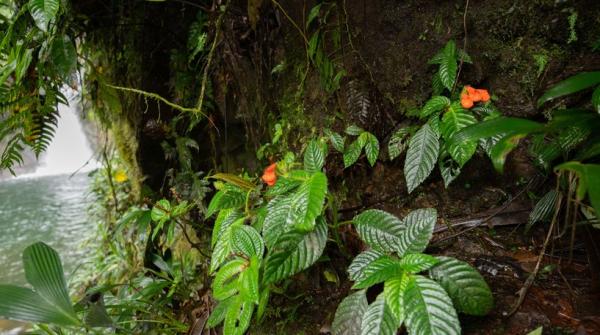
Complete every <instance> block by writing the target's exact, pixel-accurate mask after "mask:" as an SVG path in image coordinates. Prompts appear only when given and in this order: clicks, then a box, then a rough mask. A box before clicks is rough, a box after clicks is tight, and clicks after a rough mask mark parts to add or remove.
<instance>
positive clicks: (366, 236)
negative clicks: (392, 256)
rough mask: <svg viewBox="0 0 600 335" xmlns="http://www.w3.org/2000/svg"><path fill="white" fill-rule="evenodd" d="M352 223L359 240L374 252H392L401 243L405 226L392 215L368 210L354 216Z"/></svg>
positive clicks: (376, 210)
mask: <svg viewBox="0 0 600 335" xmlns="http://www.w3.org/2000/svg"><path fill="white" fill-rule="evenodd" d="M352 221H353V222H354V225H355V226H356V231H357V233H358V235H359V236H360V237H361V239H362V240H363V241H365V243H367V244H368V245H369V246H371V247H372V248H373V249H375V250H378V251H382V252H394V251H396V250H397V249H396V248H397V246H398V245H399V244H400V243H402V240H401V234H402V232H403V231H404V230H405V224H404V223H403V222H402V221H400V220H399V219H398V218H396V217H395V216H393V215H392V214H389V213H387V212H384V211H382V210H378V209H370V210H366V211H364V212H362V213H361V214H359V215H357V216H355V217H354V219H352Z"/></svg>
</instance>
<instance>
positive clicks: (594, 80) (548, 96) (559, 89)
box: [537, 71, 600, 107]
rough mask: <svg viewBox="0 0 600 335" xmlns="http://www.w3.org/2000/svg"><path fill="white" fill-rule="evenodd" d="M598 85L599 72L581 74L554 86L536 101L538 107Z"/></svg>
mask: <svg viewBox="0 0 600 335" xmlns="http://www.w3.org/2000/svg"><path fill="white" fill-rule="evenodd" d="M599 83H600V71H595V72H581V73H578V74H576V75H574V76H572V77H569V78H567V79H565V80H563V81H561V82H560V83H558V84H556V85H554V86H553V87H552V88H551V89H549V90H548V91H546V93H544V95H542V96H541V97H540V98H539V99H538V101H537V105H538V107H539V106H541V105H543V104H544V103H546V102H547V101H550V100H552V99H556V98H558V97H562V96H565V95H568V94H573V93H575V92H579V91H581V90H584V89H586V88H588V87H592V86H595V85H597V84H599Z"/></svg>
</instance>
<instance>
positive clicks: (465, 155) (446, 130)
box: [440, 104, 477, 167]
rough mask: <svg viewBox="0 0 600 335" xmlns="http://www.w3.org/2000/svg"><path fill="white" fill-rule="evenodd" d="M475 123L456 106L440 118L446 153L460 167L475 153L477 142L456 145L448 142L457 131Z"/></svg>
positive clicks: (473, 119)
mask: <svg viewBox="0 0 600 335" xmlns="http://www.w3.org/2000/svg"><path fill="white" fill-rule="evenodd" d="M475 123H477V120H476V119H475V117H474V116H473V115H472V114H471V113H469V112H467V111H465V110H464V109H462V108H461V107H460V106H459V105H456V104H453V105H452V108H450V109H449V110H448V111H447V112H446V113H445V114H444V116H443V117H442V123H441V124H440V130H441V133H442V137H443V138H444V140H446V143H447V148H448V153H450V156H452V158H453V159H454V160H455V161H456V162H457V163H458V165H459V166H460V167H462V166H463V165H465V163H466V162H467V161H468V160H469V159H471V157H472V156H473V154H474V153H475V149H476V148H477V141H474V140H470V141H464V142H460V143H458V142H450V140H451V139H452V137H453V136H454V134H456V133H457V132H458V131H460V130H461V129H463V128H466V127H468V126H470V125H472V124H475Z"/></svg>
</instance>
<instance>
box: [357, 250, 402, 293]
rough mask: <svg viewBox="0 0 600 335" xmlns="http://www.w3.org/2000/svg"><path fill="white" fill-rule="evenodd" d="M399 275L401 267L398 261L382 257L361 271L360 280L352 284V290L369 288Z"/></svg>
mask: <svg viewBox="0 0 600 335" xmlns="http://www.w3.org/2000/svg"><path fill="white" fill-rule="evenodd" d="M401 274H402V266H401V265H400V261H399V260H398V259H396V258H392V257H390V256H382V257H380V258H378V259H376V260H374V261H373V262H371V263H370V264H368V265H367V266H366V267H365V268H364V269H363V270H362V276H361V277H362V278H361V280H360V281H358V282H356V283H354V285H353V286H352V288H353V289H363V288H369V287H371V286H373V285H375V284H378V283H382V282H384V281H386V280H388V279H390V278H394V277H400V275H401Z"/></svg>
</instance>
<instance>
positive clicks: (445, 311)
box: [404, 275, 461, 335]
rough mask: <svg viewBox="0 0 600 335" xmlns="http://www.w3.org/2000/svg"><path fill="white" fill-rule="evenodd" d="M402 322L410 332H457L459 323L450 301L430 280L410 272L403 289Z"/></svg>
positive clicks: (425, 334)
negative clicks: (403, 315)
mask: <svg viewBox="0 0 600 335" xmlns="http://www.w3.org/2000/svg"><path fill="white" fill-rule="evenodd" d="M404 311H405V323H406V328H407V330H408V334H410V335H434V334H444V335H459V334H460V333H461V332H460V323H459V320H458V316H457V315H456V311H455V309H454V307H453V306H452V300H451V299H450V297H449V296H448V294H447V293H446V291H444V289H443V288H442V287H441V286H440V285H439V284H438V283H436V282H434V281H433V280H431V279H428V278H425V277H423V276H420V275H414V276H412V277H411V279H410V280H409V283H408V285H407V287H406V290H405V292H404Z"/></svg>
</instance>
